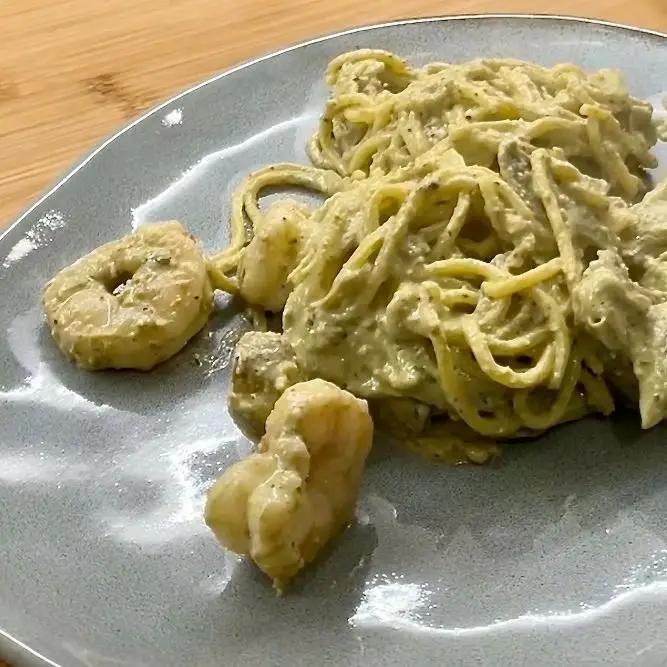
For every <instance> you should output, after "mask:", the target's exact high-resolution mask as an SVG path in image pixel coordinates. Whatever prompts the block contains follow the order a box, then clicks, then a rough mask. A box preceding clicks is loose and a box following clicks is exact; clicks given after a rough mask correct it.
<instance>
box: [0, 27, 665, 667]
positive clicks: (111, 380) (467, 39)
mask: <svg viewBox="0 0 667 667" xmlns="http://www.w3.org/2000/svg"><path fill="white" fill-rule="evenodd" d="M361 46H367V47H376V48H377V47H380V48H390V49H392V50H393V51H396V52H398V53H400V54H402V55H404V56H406V57H408V58H409V59H410V60H411V61H412V62H414V63H425V62H427V61H430V60H436V59H437V60H449V59H452V60H465V59H469V58H473V57H476V56H516V57H519V58H526V59H532V60H536V61H539V62H542V63H545V64H552V63H557V62H561V61H574V62H576V63H578V64H580V65H582V66H584V67H586V68H598V67H616V68H619V69H621V70H623V71H624V72H625V73H626V75H627V79H628V81H629V84H630V88H631V89H632V90H633V92H634V93H636V94H638V95H641V96H643V97H650V98H653V99H654V101H655V100H659V99H661V97H662V95H663V93H664V92H665V91H666V90H667V39H665V37H664V36H659V35H656V34H652V33H646V32H639V31H632V30H629V29H626V28H619V27H613V26H608V25H602V24H596V23H591V22H583V21H573V20H563V19H556V18H540V19H535V18H527V17H467V18H457V19H455V20H448V19H430V20H424V21H416V22H404V23H397V24H390V25H383V26H377V27H373V28H367V29H362V30H355V31H351V32H348V33H344V34H340V35H336V36H333V37H329V38H324V39H321V40H316V41H314V42H311V43H309V44H305V45H302V46H299V47H296V48H293V49H289V50H287V51H284V52H281V53H279V54H276V55H274V56H270V57H268V58H264V59H260V60H258V61H256V62H254V63H250V64H248V65H244V66H242V67H240V68H237V69H235V70H232V71H230V72H228V73H226V74H223V75H222V76H220V77H218V78H215V79H213V80H212V81H210V82H208V83H206V84H204V85H202V86H199V87H197V88H195V89H193V90H191V91H189V92H188V93H187V94H185V95H183V96H181V97H178V98H176V99H175V100H172V101H170V102H168V103H167V104H165V105H163V106H161V107H160V108H159V109H157V110H155V111H153V112H152V113H150V114H148V115H147V116H146V117H144V118H143V119H141V120H140V121H139V122H137V123H135V124H133V125H132V126H130V127H128V128H127V129H125V130H124V131H122V132H121V133H120V134H118V135H116V136H115V137H114V138H113V139H111V140H109V141H108V142H106V143H105V144H104V146H103V147H102V149H100V150H98V151H97V152H95V153H94V154H93V155H92V156H91V157H89V158H88V159H86V160H85V162H84V163H82V165H80V166H79V167H77V168H76V169H75V171H74V172H73V173H72V174H70V175H69V176H67V177H66V178H65V179H64V180H63V181H62V182H61V183H59V184H58V185H57V186H56V187H55V188H54V189H53V190H52V191H51V192H50V193H49V194H48V195H47V196H45V197H44V198H43V199H42V200H40V202H38V203H37V204H36V205H35V206H34V207H33V208H32V209H30V211H28V213H26V214H25V215H24V216H23V217H22V218H21V219H20V220H19V221H18V223H17V224H16V225H15V226H14V227H13V228H12V229H10V230H9V231H8V232H7V233H6V234H5V235H4V236H3V237H2V239H0V328H1V329H2V331H4V332H5V335H4V336H3V337H2V340H0V628H2V629H3V630H4V632H5V633H6V634H5V635H4V637H3V636H2V633H0V654H2V655H3V657H7V658H9V659H11V660H13V661H14V663H15V664H16V665H44V664H51V665H62V666H63V667H65V666H67V667H70V666H71V667H82V666H84V665H85V666H88V667H91V666H93V667H112V666H116V665H132V666H146V667H148V666H160V667H164V666H167V665H188V666H189V667H194V666H196V667H213V666H216V667H217V666H219V665H225V666H232V665H244V666H248V665H264V664H266V665H268V664H294V665H302V664H304V665H305V664H308V665H361V664H363V665H404V664H438V665H454V664H456V665H510V664H512V665H530V666H533V665H563V664H575V665H581V664H585V665H627V664H641V665H664V664H666V663H667V639H665V628H666V627H667V546H666V540H667V522H665V519H664V513H665V507H667V443H666V442H665V440H666V439H667V438H666V436H667V431H666V430H665V429H664V428H657V429H654V430H652V431H650V432H648V433H642V432H641V431H640V430H639V425H638V420H637V418H636V417H635V415H630V414H627V415H617V416H616V417H615V418H614V419H613V420H609V421H602V420H596V419H590V420H587V421H584V422H579V423H577V424H573V425H570V426H566V427H563V428H559V429H557V430H555V431H554V432H552V433H550V434H549V435H547V436H545V437H543V438H539V439H538V440H536V441H534V442H530V443H524V444H517V445H513V446H511V447H508V448H507V450H506V454H505V456H504V457H503V460H502V462H501V463H500V464H499V465H497V466H493V467H483V468H477V467H461V468H443V467H437V466H434V465H430V464H428V463H426V462H422V461H419V460H417V459H415V458H413V457H411V456H410V455H407V454H405V453H402V452H401V451H400V450H398V449H396V448H392V447H391V446H390V445H387V444H383V443H378V444H377V446H376V447H375V450H374V453H373V455H372V457H371V460H370V464H369V466H368V469H367V471H366V475H365V479H364V485H363V491H362V497H361V501H360V505H359V508H358V514H357V520H356V523H355V524H354V525H353V526H352V527H351V528H350V530H349V531H348V532H347V534H346V535H345V536H344V538H343V539H342V540H340V541H339V542H338V543H337V544H336V545H335V546H334V547H333V549H332V550H331V551H330V553H328V555H327V556H326V557H325V558H323V559H321V560H320V561H319V562H318V563H317V564H316V565H315V566H314V567H311V568H310V569H309V570H308V571H307V572H306V573H305V574H304V575H303V576H301V577H300V578H299V579H298V580H297V581H296V583H295V585H294V587H293V588H292V590H291V591H290V592H289V594H288V595H286V596H285V597H284V598H282V599H279V598H276V597H275V595H274V594H273V592H272V590H271V587H270V584H269V583H268V581H267V580H266V579H265V578H264V577H262V576H261V575H260V574H259V573H258V572H257V571H256V570H255V569H254V568H253V567H251V566H250V565H248V564H247V563H246V562H243V561H240V560H239V559H238V558H236V557H235V556H233V555H231V554H228V553H224V552H223V551H221V550H220V549H219V547H218V546H217V544H216V543H215V541H214V539H213V537H212V536H211V535H210V534H209V532H208V530H207V529H206V527H205V526H204V524H203V521H202V519H201V509H202V493H203V491H204V489H205V488H206V487H207V486H208V485H209V484H210V482H211V481H212V480H213V479H214V478H215V477H216V476H217V475H218V474H219V473H220V471H221V470H223V469H224V468H225V467H226V466H227V465H229V463H230V462H232V461H234V460H236V459H237V458H238V457H239V456H241V455H243V454H244V452H246V451H247V450H248V448H249V446H250V445H249V443H248V441H247V440H246V439H245V438H244V437H243V436H242V435H241V434H240V432H239V431H238V430H237V428H236V427H235V426H234V424H233V423H232V421H231V420H230V418H229V415H228V413H227V407H226V401H225V394H226V390H227V379H228V375H227V368H228V361H229V356H230V351H231V347H232V345H233V340H234V337H235V335H236V333H237V332H238V329H239V326H240V320H239V317H238V315H237V314H236V313H235V312H234V310H233V309H231V308H229V307H226V306H225V304H224V303H223V302H221V303H220V304H219V306H220V308H219V310H218V312H217V313H216V315H215V317H214V318H213V320H212V322H211V324H210V326H209V327H208V328H207V329H206V330H205V331H204V333H203V334H201V335H199V336H198V337H197V338H196V339H195V340H194V342H193V343H191V344H190V345H189V346H188V347H187V348H186V349H185V350H184V351H183V352H182V353H181V354H180V355H178V356H177V357H176V358H175V359H173V360H172V361H170V362H168V363H167V364H165V365H163V366H161V367H160V368H158V369H157V370H156V371H154V372H152V373H150V374H139V373H96V374H89V373H85V372H82V371H80V370H78V369H77V368H75V367H74V366H73V365H71V364H70V363H69V362H68V361H67V360H66V359H65V358H64V357H63V356H62V355H61V354H60V353H59V352H58V350H57V349H56V347H55V345H54V344H53V342H52V341H51V339H50V337H49V334H48V331H47V327H46V325H45V323H44V321H43V319H42V315H41V313H40V307H39V298H40V291H41V287H42V285H43V284H44V283H45V281H46V280H47V279H48V278H49V277H50V276H51V275H53V274H54V273H55V272H56V270H58V269H59V268H61V267H62V266H63V265H65V264H67V263H69V262H71V261H73V260H74V259H75V258H77V257H78V256H80V255H82V254H84V253H86V252H87V251H88V250H90V249H91V248H92V247H94V246H96V245H99V244H100V243H102V242H104V241H108V240H109V239H112V238H115V237H118V236H121V235H123V234H126V233H127V232H128V231H129V230H130V229H131V228H132V227H133V226H136V224H138V223H140V222H142V221H150V220H160V219H170V218H177V219H180V220H182V221H183V222H184V223H185V224H186V225H187V226H188V227H189V228H190V229H191V230H192V232H193V233H194V234H196V235H197V236H199V237H200V238H201V239H202V240H203V243H204V245H205V246H206V247H207V248H209V249H213V248H219V247H221V246H222V245H223V244H224V243H225V239H226V236H227V229H226V225H225V223H224V220H225V219H226V214H227V211H228V206H229V193H230V191H231V189H232V188H233V186H234V185H235V184H236V183H237V182H238V181H239V180H240V179H241V178H242V176H243V174H245V173H246V172H247V171H248V170H250V169H252V168H254V167H258V166H260V165H263V164H266V163H268V162H278V161H284V160H300V161H305V159H306V156H305V152H304V143H305V140H306V138H307V137H308V135H309V134H310V133H311V131H312V130H313V128H314V127H315V124H316V122H317V117H318V113H319V110H320V108H321V105H322V103H323V101H324V99H325V88H324V84H323V81H322V73H323V70H324V67H325V65H326V63H327V61H328V60H329V59H330V58H332V57H333V56H335V55H337V54H339V53H341V52H343V51H347V50H350V49H353V48H356V47H361ZM664 162H665V160H664V159H663V164H664ZM12 638H13V639H12ZM19 642H20V643H22V644H23V646H20V645H19ZM28 647H30V648H28ZM40 654H41V656H43V657H40Z"/></svg>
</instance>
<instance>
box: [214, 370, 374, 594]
mask: <svg viewBox="0 0 667 667" xmlns="http://www.w3.org/2000/svg"><path fill="white" fill-rule="evenodd" d="M372 439H373V422H372V420H371V417H370V415H369V413H368V406H367V404H366V401H363V400H361V399H358V398H355V397H354V396H353V395H352V394H350V393H349V392H347V391H344V390H342V389H339V388H338V387H337V386H336V385H334V384H331V383H330V382H326V381H324V380H319V379H317V380H310V381H308V382H301V383H299V384H295V385H294V386H292V387H290V388H289V389H287V391H285V393H284V394H283V395H282V396H281V397H280V398H279V399H278V401H277V402H276V405H275V407H274V409H273V411H272V412H271V414H270V415H269V417H268V419H267V420H266V433H265V435H264V437H263V438H262V440H261V441H260V444H259V449H258V453H256V454H252V455H251V456H249V457H248V458H246V459H244V460H242V461H240V462H238V463H236V464H235V465H233V466H232V467H231V468H229V469H228V470H227V471H226V472H225V473H224V474H223V476H222V477H221V478H220V479H218V480H217V481H216V482H215V484H214V485H213V486H212V487H211V489H210V490H209V492H208V498H207V502H206V510H205V520H206V523H207V524H208V526H209V527H210V528H211V530H212V531H213V533H214V534H215V536H216V537H217V538H218V540H219V541H220V542H221V543H222V544H223V546H225V547H227V548H229V549H231V550H232V551H235V552H237V553H240V554H250V557H251V558H252V559H253V560H254V561H255V563H256V564H257V566H258V567H259V568H260V569H261V570H262V571H263V572H264V573H266V574H267V575H268V576H269V577H271V578H272V579H273V582H274V586H275V587H276V589H277V590H278V591H281V590H282V589H283V588H284V586H285V585H286V583H287V582H288V581H289V580H290V579H291V578H292V577H293V576H294V575H295V574H296V573H297V572H298V571H299V570H301V569H302V568H303V567H304V566H305V565H306V564H307V563H309V562H310V561H312V560H313V559H314V558H315V557H316V556H317V554H318V553H319V552H320V550H321V549H322V548H323V547H324V546H325V545H326V544H327V543H328V542H329V541H330V540H331V539H332V538H334V537H335V536H336V535H337V534H339V533H340V532H341V531H342V530H343V529H344V527H345V525H346V524H347V523H348V522H349V521H350V519H351V518H352V515H353V513H354V507H355V503H356V498H357V493H358V490H359V482H360V479H361V473H362V471H363V467H364V463H365V461H366V457H367V455H368V452H369V451H370V448H371V443H372Z"/></svg>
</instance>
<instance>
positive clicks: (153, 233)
mask: <svg viewBox="0 0 667 667" xmlns="http://www.w3.org/2000/svg"><path fill="white" fill-rule="evenodd" d="M43 306H44V311H45V313H46V317H47V320H48V323H49V327H50V329H51V334H52V335H53V338H54V339H55V341H56V343H57V344H58V347H59V348H60V349H61V350H62V352H63V353H64V354H66V355H67V356H68V357H69V358H70V359H72V361H74V362H75V363H76V364H77V365H79V366H80V367H82V368H85V369H88V370H98V369H102V368H135V369H139V370H149V369H151V368H153V366H155V365H157V364H159V363H161V362H162V361H165V360H166V359H169V358H170V357H172V356H173V355H174V354H176V353H177V352H178V351H179V350H180V349H181V348H182V347H183V346H184V345H185V344H186V343H187V342H188V340H190V338H192V336H194V335H195V334H196V333H197V332H198V331H199V330H200V329H201V328H202V327H203V326H204V325H205V324H206V321H207V320H208V316H209V314H210V312H211V309H212V307H213V291H212V288H211V283H210V281H209V278H208V274H207V270H206V263H205V261H204V258H203V256H202V254H201V252H200V250H199V248H198V246H197V243H196V242H195V241H194V240H193V239H192V237H191V236H189V235H188V233H187V232H186V230H185V229H184V227H183V226H182V225H181V224H180V223H178V222H175V221H171V222H161V223H155V224H150V225H144V226H142V227H139V228H138V229H137V230H136V231H135V232H134V233H133V234H129V235H128V236H124V237H123V238H121V239H118V240H117V241H111V242H110V243H106V244H105V245H103V246H100V247H99V248H97V249H96V250H93V251H92V252H91V253H89V254H88V255H86V256H84V257H82V258H81V259H79V260H78V261H76V262H74V264H72V265H71V266H68V267H66V268H64V269H62V270H61V271H60V272H59V273H58V274H57V275H56V276H55V277H54V278H53V279H52V280H50V281H49V282H48V283H47V285H46V287H45V289H44V295H43Z"/></svg>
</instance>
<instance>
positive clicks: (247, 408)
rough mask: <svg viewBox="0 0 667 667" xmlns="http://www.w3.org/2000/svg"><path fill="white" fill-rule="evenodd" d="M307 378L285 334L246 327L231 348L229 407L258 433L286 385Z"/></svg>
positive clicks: (238, 417)
mask: <svg viewBox="0 0 667 667" xmlns="http://www.w3.org/2000/svg"><path fill="white" fill-rule="evenodd" d="M306 379H307V378H306V377H305V376H304V374H303V373H302V372H301V369H300V368H299V366H298V364H297V363H296V357H295V356H294V350H293V349H292V347H291V345H290V344H289V343H288V342H287V341H286V340H285V338H284V336H281V335H280V334H279V333H276V332H273V331H249V332H248V333H246V334H244V335H243V336H242V337H241V339H240V340H239V342H238V343H237V344H236V348H235V349H234V365H233V368H232V384H231V391H230V394H229V407H230V408H231V410H232V413H233V415H234V416H235V417H236V418H237V419H238V420H240V421H242V422H243V423H244V425H246V426H248V427H249V428H250V429H251V430H252V431H255V432H259V434H260V435H261V434H262V433H263V431H264V423H265V422H266V419H267V417H268V416H269V413H270V412H271V410H273V406H274V405H275V403H276V401H277V400H278V399H279V398H280V396H281V394H282V393H283V392H284V391H285V389H287V388H288V387H291V386H292V385H293V384H297V382H301V381H302V380H306Z"/></svg>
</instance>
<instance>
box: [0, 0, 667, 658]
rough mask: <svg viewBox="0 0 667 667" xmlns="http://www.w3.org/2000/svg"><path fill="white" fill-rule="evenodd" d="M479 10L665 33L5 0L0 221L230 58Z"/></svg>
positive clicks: (421, 2)
mask: <svg viewBox="0 0 667 667" xmlns="http://www.w3.org/2000/svg"><path fill="white" fill-rule="evenodd" d="M482 12H531V13H557V14H570V15H587V16H592V17H596V18H603V19H606V20H609V21H617V22H620V23H630V24H635V25H639V26H644V27H648V28H654V29H656V30H662V31H667V3H666V2H665V0H632V1H630V0H588V2H586V3H583V2H581V0H505V1H504V2H498V0H403V1H402V2H395V0H365V1H364V2H359V0H335V1H334V0H244V1H243V2H241V0H105V2H104V3H101V2H90V1H89V0H49V1H48V2H45V0H3V2H2V3H0V35H1V39H0V157H1V160H0V226H2V225H4V224H7V223H8V222H9V221H10V220H11V218H12V217H13V216H15V215H16V214H17V213H18V212H19V211H20V210H21V209H23V208H25V207H26V206H27V205H28V204H29V203H30V202H31V200H33V199H34V198H35V197H36V196H37V194H39V193H40V192H41V191H42V190H43V189H44V188H45V187H46V185H47V184H48V183H49V182H51V181H52V180H53V179H54V178H55V177H56V176H57V175H58V173H59V172H61V171H63V170H64V169H65V168H66V167H67V166H68V165H69V164H71V163H72V162H73V161H74V160H75V159H76V158H78V157H79V156H80V155H82V154H83V153H85V152H86V151H87V150H88V149H90V147H91V146H92V145H94V144H95V143H96V142H98V141H99V140H100V138H101V137H103V136H104V135H106V134H109V133H110V132H111V131H112V130H113V129H114V128H116V127H117V126H119V125H123V124H124V123H126V122H127V121H128V120H129V119H131V118H133V117H134V116H136V115H137V114H139V113H140V112H141V111H143V110H145V109H147V108H149V107H150V106H152V105H154V104H155V103H156V102H158V101H159V100H161V99H164V98H166V97H169V96H170V95H172V94H174V93H175V92H177V91H178V90H180V89H182V88H184V87H186V86H187V85H189V84H192V83H194V82H196V81H198V80H201V79H204V78H206V77H208V76H210V75H212V74H213V73H215V72H218V71H220V70H222V69H224V68H226V67H228V66H230V65H232V64H233V63H236V62H239V61H241V60H244V59H246V58H249V57H251V56H253V55H255V54H259V53H262V52H265V51H268V50H270V49H274V48H277V47H280V46H285V45H288V44H290V43H292V42H295V41H298V40H301V39H304V38H307V37H310V36H313V35H317V34H320V33H323V32H329V31H332V30H337V29H341V28H344V27H348V26H352V25H358V24H364V23H370V22H377V21H383V20H388V19H393V18H399V17H406V16H429V15H436V14H465V13H482ZM0 667H6V665H4V663H2V661H1V660H0Z"/></svg>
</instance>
